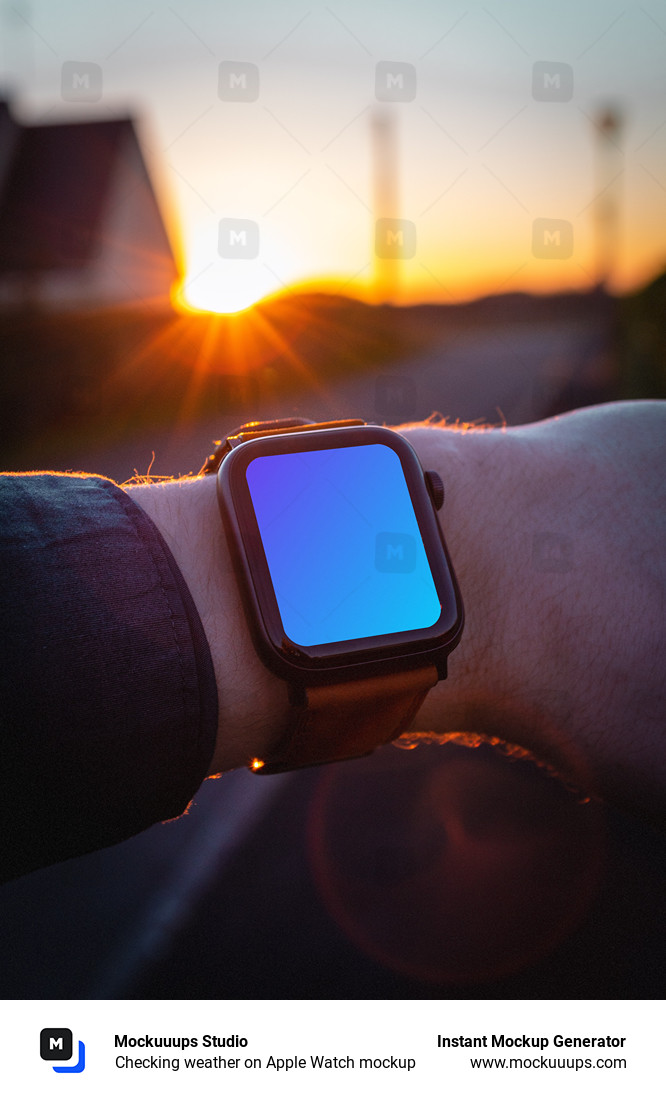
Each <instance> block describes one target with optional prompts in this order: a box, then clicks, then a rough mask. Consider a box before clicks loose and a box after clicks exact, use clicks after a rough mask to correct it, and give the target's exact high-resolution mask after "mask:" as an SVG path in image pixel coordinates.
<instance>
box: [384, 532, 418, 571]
mask: <svg viewBox="0 0 666 1100" xmlns="http://www.w3.org/2000/svg"><path fill="white" fill-rule="evenodd" d="M415 568H416V539H415V538H414V536H413V535H408V534H405V533H404V532H403V533H400V532H396V531H380V532H379V533H378V535H377V538H376V540H375V569H376V570H377V572H378V573H413V572H414V570H415Z"/></svg>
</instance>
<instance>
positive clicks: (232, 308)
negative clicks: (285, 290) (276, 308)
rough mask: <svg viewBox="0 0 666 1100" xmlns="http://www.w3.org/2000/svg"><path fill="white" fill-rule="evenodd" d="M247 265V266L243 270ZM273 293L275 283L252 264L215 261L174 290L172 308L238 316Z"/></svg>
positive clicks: (268, 273) (264, 271) (258, 267)
mask: <svg viewBox="0 0 666 1100" xmlns="http://www.w3.org/2000/svg"><path fill="white" fill-rule="evenodd" d="M245 264H247V266H245ZM275 289H276V286H275V279H274V278H273V277H272V276H271V274H270V272H269V271H267V270H266V269H263V270H262V267H261V265H258V264H256V263H254V262H253V261H245V263H243V261H240V262H239V261H234V260H228V261H226V262H225V261H224V260H218V261H217V262H214V263H212V264H210V265H209V266H208V267H207V268H206V269H204V271H202V272H201V273H200V274H199V275H195V276H193V277H191V278H190V277H187V276H186V278H185V279H183V281H182V283H181V284H180V285H179V286H178V287H177V288H176V290H175V293H174V300H175V303H176V305H179V306H182V307H184V308H185V309H188V310H192V311H194V312H199V313H240V312H241V311H242V310H245V309H249V308H250V306H253V305H255V304H256V303H257V302H259V301H261V299H262V298H265V297H266V296H267V295H268V294H271V293H272V292H274V291H275Z"/></svg>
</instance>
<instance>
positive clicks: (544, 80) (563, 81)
mask: <svg viewBox="0 0 666 1100" xmlns="http://www.w3.org/2000/svg"><path fill="white" fill-rule="evenodd" d="M573 84H574V77H573V69H572V68H571V65H567V64H566V62H564V61H535V62H534V65H533V66H532V98H533V99H537V100H539V101H540V102H542V103H568V102H569V100H570V99H571V98H572V96H573Z"/></svg>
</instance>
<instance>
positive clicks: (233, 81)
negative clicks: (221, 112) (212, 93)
mask: <svg viewBox="0 0 666 1100" xmlns="http://www.w3.org/2000/svg"><path fill="white" fill-rule="evenodd" d="M217 94H218V95H219V97H220V99H225V100H228V101H229V102H232V103H254V101H255V100H256V99H259V69H258V68H257V66H256V65H253V64H252V62H251V61H221V62H220V67H219V69H218V71H217Z"/></svg>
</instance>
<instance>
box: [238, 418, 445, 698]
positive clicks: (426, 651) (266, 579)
mask: <svg viewBox="0 0 666 1100" xmlns="http://www.w3.org/2000/svg"><path fill="white" fill-rule="evenodd" d="M371 443H382V444H384V445H386V446H388V447H390V448H391V449H392V450H393V451H394V452H395V453H396V454H397V456H398V458H399V461H400V464H401V467H402V470H403V474H404V476H405V481H406V484H407V488H408V491H409V495H410V497H411V500H412V504H413V506H414V513H415V516H416V521H417V524H418V527H419V531H420V533H421V538H422V540H423V545H424V548H425V551H426V555H427V557H428V562H429V564H430V568H431V571H432V575H433V580H434V582H435V587H436V589H437V592H438V595H439V597H440V604H441V607H442V613H441V614H440V617H439V619H438V621H437V623H435V624H434V625H433V626H431V627H427V628H423V629H421V630H417V631H412V632H410V636H409V638H405V637H404V635H403V634H399V635H382V636H381V638H380V639H378V638H359V639H352V640H349V641H342V642H329V643H326V644H323V645H317V646H309V647H306V646H300V645H296V644H294V643H293V642H291V640H290V639H288V638H287V637H285V632H284V629H283V627H282V619H281V616H280V612H279V609H278V603H277V598H276V596H275V592H274V589H273V585H272V581H271V575H270V570H269V568H268V563H267V561H266V556H265V553H264V548H263V543H262V539H261V535H260V533H259V526H258V523H257V519H256V515H255V512H254V508H253V505H252V500H251V496H250V490H249V486H248V483H247V478H246V476H245V471H246V470H247V468H248V466H249V464H250V463H251V462H252V461H253V460H254V459H255V458H258V457H260V456H269V455H276V454H288V453H302V452H305V451H310V450H322V449H328V448H339V447H341V446H344V447H354V446H364V445H368V444H371ZM217 490H218V494H217V495H218V502H219V507H220V512H221V515H222V519H223V523H224V529H225V533H226V537H227V542H228V545H229V550H230V553H231V558H232V562H233V566H234V569H235V571H236V573H237V576H238V580H239V586H240V591H241V595H242V598H243V602H244V604H245V608H246V613H247V615H248V621H249V625H250V629H251V633H252V636H253V640H254V644H255V647H256V648H257V650H258V652H259V654H260V656H261V657H262V659H263V660H264V662H265V663H266V664H267V665H268V667H269V668H271V669H272V670H273V671H274V672H275V673H276V674H277V675H278V676H280V677H282V678H283V679H286V680H289V681H296V682H299V683H305V684H308V683H310V684H316V683H321V682H330V681H332V680H336V679H343V678H350V677H360V676H368V675H372V674H373V673H380V672H386V671H388V670H389V669H390V668H391V667H395V668H396V669H397V668H409V667H418V666H422V665H424V664H427V663H432V664H435V665H437V667H438V670H439V673H440V676H444V675H446V657H447V655H448V654H449V653H450V652H451V650H452V649H454V648H455V646H456V645H457V643H458V641H459V639H460V635H461V633H462V627H463V617H464V613H463V606H462V599H461V596H460V590H459V588H458V583H457V580H456V577H455V573H454V571H453V567H452V564H451V560H450V557H449V553H448V550H447V547H446V543H445V540H444V536H443V534H442V531H441V527H440V525H439V521H438V518H437V513H436V511H435V508H434V505H433V502H432V500H431V497H430V494H429V492H428V488H427V486H426V482H425V478H424V473H423V468H422V467H421V464H420V462H419V459H418V457H417V455H416V452H415V451H414V449H413V448H412V447H411V445H410V444H409V443H408V442H407V440H405V439H404V438H403V437H402V436H401V435H399V434H398V433H397V432H394V431H392V430H391V429H389V428H383V427H378V426H375V425H359V426H355V427H336V428H326V429H322V430H317V429H315V430H310V431H307V432H301V433H299V432H293V433H284V434H278V435H265V436H261V437H257V438H254V439H250V440H247V441H246V442H243V443H240V444H238V445H237V446H235V447H234V448H233V449H232V450H230V452H229V453H228V454H227V455H226V456H225V457H224V459H223V460H222V462H221V464H220V468H219V471H218V475H217Z"/></svg>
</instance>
